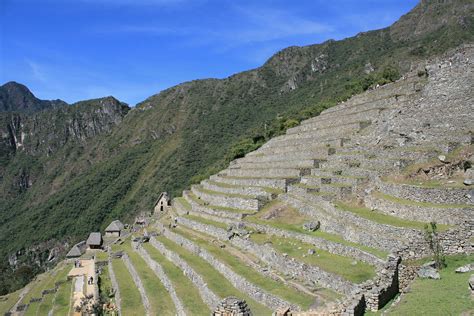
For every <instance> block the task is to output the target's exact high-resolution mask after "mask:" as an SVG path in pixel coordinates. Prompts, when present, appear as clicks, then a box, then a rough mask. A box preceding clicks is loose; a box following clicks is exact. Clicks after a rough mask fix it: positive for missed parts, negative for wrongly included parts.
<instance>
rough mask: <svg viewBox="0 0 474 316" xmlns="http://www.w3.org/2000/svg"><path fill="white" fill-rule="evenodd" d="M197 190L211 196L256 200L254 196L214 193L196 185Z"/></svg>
mask: <svg viewBox="0 0 474 316" xmlns="http://www.w3.org/2000/svg"><path fill="white" fill-rule="evenodd" d="M196 188H197V190H198V191H201V192H202V193H206V194H211V195H221V196H228V197H236V198H242V199H255V196H253V195H244V194H236V193H224V192H219V191H212V190H208V189H204V188H203V187H202V186H201V185H196Z"/></svg>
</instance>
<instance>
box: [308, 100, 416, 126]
mask: <svg viewBox="0 0 474 316" xmlns="http://www.w3.org/2000/svg"><path fill="white" fill-rule="evenodd" d="M408 100H409V98H404V97H399V98H398V100H397V98H396V97H390V98H388V99H386V98H382V99H378V100H375V101H369V102H364V103H360V104H357V105H352V106H351V105H349V104H348V103H347V102H346V103H343V104H341V106H336V107H334V108H332V109H333V110H332V111H328V110H326V111H325V112H323V113H321V114H320V115H319V116H316V117H313V118H310V119H308V120H305V121H303V122H302V125H310V124H316V123H321V122H323V121H331V120H335V119H337V118H340V117H350V118H353V117H360V118H362V119H363V118H364V115H366V113H371V114H374V113H376V114H377V116H378V115H379V114H380V111H383V110H386V109H393V108H396V107H399V106H402V105H403V104H405V103H407V102H408ZM344 105H345V106H344ZM372 111H374V112H372ZM377 111H378V113H377Z"/></svg>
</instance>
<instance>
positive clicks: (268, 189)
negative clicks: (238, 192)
mask: <svg viewBox="0 0 474 316" xmlns="http://www.w3.org/2000/svg"><path fill="white" fill-rule="evenodd" d="M207 182H208V183H209V184H212V185H215V186H218V187H222V188H229V189H237V188H242V186H240V185H233V184H228V183H224V182H216V181H213V180H207ZM248 187H252V188H260V189H262V190H263V191H265V192H267V193H270V194H280V193H283V192H284V191H283V190H282V189H278V188H271V187H261V186H251V185H249V186H248Z"/></svg>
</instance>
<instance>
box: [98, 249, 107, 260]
mask: <svg viewBox="0 0 474 316" xmlns="http://www.w3.org/2000/svg"><path fill="white" fill-rule="evenodd" d="M108 258H109V255H108V253H107V252H105V251H97V252H96V253H95V259H96V261H107V260H108Z"/></svg>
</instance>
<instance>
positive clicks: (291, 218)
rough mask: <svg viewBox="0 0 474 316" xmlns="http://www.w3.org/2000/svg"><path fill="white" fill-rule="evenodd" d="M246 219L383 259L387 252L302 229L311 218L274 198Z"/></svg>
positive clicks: (320, 232) (334, 235)
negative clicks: (272, 215)
mask: <svg viewBox="0 0 474 316" xmlns="http://www.w3.org/2000/svg"><path fill="white" fill-rule="evenodd" d="M279 206H280V207H281V208H282V211H281V212H280V213H279V214H278V216H275V217H273V218H271V219H264V218H265V217H266V216H267V215H268V214H269V213H270V212H272V211H273V209H274V208H276V207H279ZM245 220H246V221H249V222H253V223H256V224H262V225H268V226H272V227H275V228H279V229H282V230H288V231H292V232H296V233H300V234H305V235H309V236H314V237H319V238H324V239H327V240H329V241H333V242H337V243H339V244H342V245H346V246H350V247H354V248H359V249H361V250H363V251H366V252H368V253H371V254H373V255H375V256H377V257H379V258H381V259H385V258H386V257H387V255H388V252H386V251H383V250H379V249H376V248H371V247H367V246H364V245H361V244H357V243H354V242H350V241H347V240H345V239H343V238H342V237H340V236H339V235H336V234H331V233H327V232H324V231H321V230H317V231H315V232H310V231H307V230H305V229H303V223H305V222H307V221H310V220H311V218H309V217H308V216H305V215H303V214H301V213H300V212H298V211H297V210H296V209H294V208H292V207H290V206H288V205H286V204H284V203H282V202H281V201H279V200H274V201H272V202H270V203H269V204H267V205H266V206H265V207H264V208H263V209H262V210H261V211H260V212H259V213H258V214H256V215H252V216H247V217H245Z"/></svg>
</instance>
